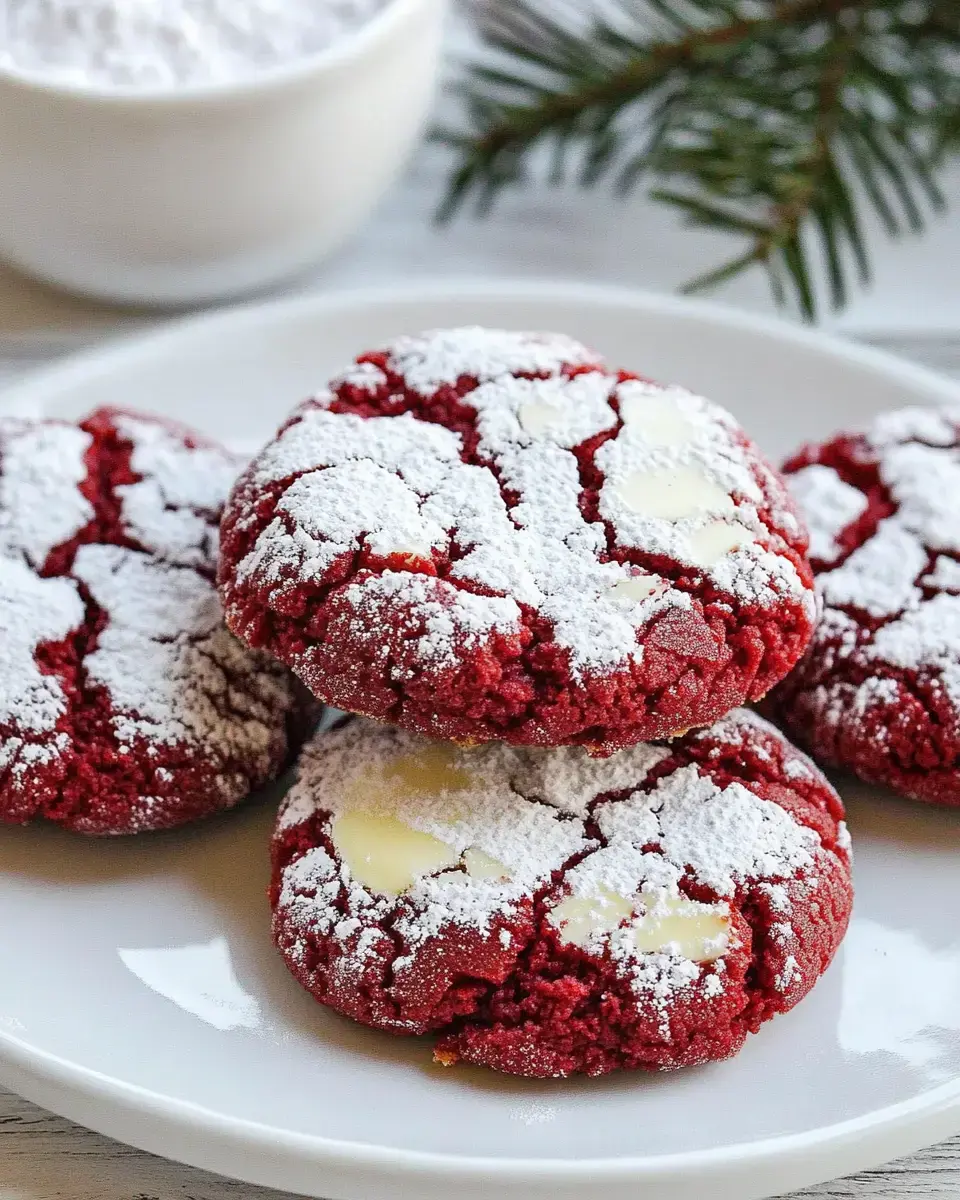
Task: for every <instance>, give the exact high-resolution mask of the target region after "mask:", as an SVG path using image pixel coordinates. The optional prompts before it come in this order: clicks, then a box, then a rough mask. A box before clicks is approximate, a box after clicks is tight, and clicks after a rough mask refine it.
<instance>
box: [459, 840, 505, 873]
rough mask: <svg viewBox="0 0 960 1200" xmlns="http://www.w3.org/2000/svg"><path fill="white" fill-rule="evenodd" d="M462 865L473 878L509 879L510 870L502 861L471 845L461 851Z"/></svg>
mask: <svg viewBox="0 0 960 1200" xmlns="http://www.w3.org/2000/svg"><path fill="white" fill-rule="evenodd" d="M463 865H464V867H465V869H466V872H467V874H468V875H469V876H471V878H473V879H509V878H510V870H509V868H507V867H505V866H504V865H503V863H502V862H498V861H497V859H495V858H491V857H490V855H489V854H485V853H484V852H483V851H482V850H478V849H477V848H476V847H475V846H471V847H470V849H469V850H464V852H463Z"/></svg>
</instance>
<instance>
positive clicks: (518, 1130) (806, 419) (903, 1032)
mask: <svg viewBox="0 0 960 1200" xmlns="http://www.w3.org/2000/svg"><path fill="white" fill-rule="evenodd" d="M465 322H480V323H484V324H492V325H507V326H515V327H520V328H524V327H530V328H555V329H559V330H563V331H566V332H569V333H572V334H575V335H577V336H579V337H581V338H583V339H585V340H586V341H588V342H590V343H593V344H594V345H596V346H597V347H598V348H600V349H601V350H604V351H606V352H608V353H609V354H610V355H611V356H612V359H613V360H614V361H615V362H617V363H619V364H622V365H624V366H627V367H632V368H635V369H638V370H640V371H642V372H645V373H648V374H651V375H654V376H658V377H660V378H664V379H671V380H676V381H679V382H682V383H685V384H687V385H689V386H691V387H693V388H696V389H698V390H702V391H705V392H706V393H707V394H708V395H711V396H713V397H715V398H716V399H718V400H720V401H722V402H723V403H725V404H727V405H729V406H730V407H731V408H732V409H733V410H734V411H735V412H736V413H737V415H738V416H739V417H740V418H741V420H742V421H743V423H744V424H745V425H746V426H747V428H748V429H750V430H751V431H753V432H754V433H755V434H756V436H757V437H758V439H759V441H760V442H761V443H762V444H763V445H765V446H766V448H767V449H768V450H769V451H770V452H771V453H772V454H774V455H779V454H781V453H782V452H784V451H786V450H787V449H788V448H790V447H791V446H793V445H795V444H796V443H797V442H799V441H802V440H803V439H805V438H815V437H819V436H820V435H824V434H827V433H829V432H830V431H831V430H833V429H834V428H836V427H837V426H850V425H857V424H859V423H862V422H863V421H865V420H866V419H867V418H869V417H870V415H871V414H872V413H874V412H875V411H877V410H878V409H882V408H886V407H890V406H894V405H901V404H907V403H913V402H919V403H929V402H932V401H942V400H946V399H958V398H960V389H958V388H956V387H954V386H952V385H951V384H949V383H948V382H946V381H944V380H940V379H938V378H936V377H935V376H932V375H929V374H926V373H925V372H923V371H921V370H919V369H916V368H913V367H910V366H909V365H906V364H903V363H900V362H897V361H895V360H893V359H890V358H886V357H883V356H881V355H878V354H874V353H871V352H867V351H865V350H860V349H856V348H853V347H850V346H844V345H840V344H838V343H835V342H831V341H829V340H827V339H825V338H822V337H819V336H817V335H814V334H809V333H804V332H800V331H796V330H794V329H792V328H788V327H785V326H780V325H777V324H774V323H770V322H766V321H760V320H757V319H755V318H752V317H747V316H739V315H737V314H734V313H730V312H725V311H721V310H717V309H713V308H709V307H705V306H699V305H696V306H695V305H688V304H683V303H679V302H674V301H670V300H664V299H660V298H653V297H649V296H643V295H637V294H634V293H627V292H618V291H610V290H597V289H585V288H574V287H563V286H559V287H531V286H528V285H523V286H520V287H509V286H507V287H505V286H503V285H497V286H496V287H480V286H476V287H474V286H471V287H467V286H463V287H460V288H444V289H435V290H430V291H423V290H418V291H416V292H393V293H383V292H379V293H368V294H363V295H359V294H355V295H341V296H330V297H323V298H310V299H306V300H301V301H297V302H294V303H287V304H281V305H278V306H271V307H260V308H252V309H246V310H241V311H238V312H234V313H227V314H226V315H221V316H214V317H209V318H205V319H203V320H200V321H194V322H191V323H189V324H185V325H182V326H179V327H176V328H174V329H172V330H171V331H169V332H164V333H161V334H160V335H158V336H154V337H151V338H148V339H145V340H141V341H136V342H131V343H129V344H126V345H121V346H120V347H118V348H112V349H107V350H104V351H101V352H98V353H95V354H92V355H87V356H85V357H83V358H80V359H77V360H75V361H74V362H73V363H71V364H69V365H67V366H64V367H61V368H58V369H56V370H53V371H49V372H47V373H45V374H43V375H38V376H36V377H35V378H33V379H32V380H31V381H29V382H27V383H26V384H23V385H21V386H19V387H18V388H16V389H14V390H13V391H11V392H8V393H7V395H6V397H5V399H6V405H7V407H8V408H9V407H12V408H15V409H16V410H19V411H25V412H29V411H34V412H44V413H51V414H57V415H62V416H75V415H77V414H80V413H82V412H84V411H85V410H87V409H89V408H91V407H93V406H94V405H97V404H119V405H126V406H136V407H140V408H144V409H152V410H154V411H157V412H161V413H165V414H167V415H170V416H174V417H180V418H183V419H184V420H188V421H191V422H194V423H195V424H198V425H200V426H203V427H204V428H206V429H208V430H209V431H210V432H211V433H213V434H217V435H219V436H220V437H222V438H225V439H229V440H231V441H233V442H236V443H239V444H245V445H253V444H254V443H256V442H257V441H262V440H263V439H265V438H266V437H267V436H268V435H269V434H270V433H271V432H272V430H273V429H274V427H275V426H276V425H277V424H278V422H279V421H280V419H281V418H282V417H283V416H284V414H285V413H286V412H287V410H288V409H289V408H290V407H291V406H292V405H293V403H294V402H295V401H297V400H298V399H299V398H300V397H302V396H303V395H305V394H307V393H308V392H310V391H311V390H313V389H314V388H315V387H316V386H317V385H318V384H319V383H320V382H322V381H323V380H324V378H325V377H326V376H327V375H328V373H329V372H331V371H332V370H333V369H335V368H337V367H339V366H341V365H342V364H344V363H345V362H346V360H348V359H349V358H350V356H352V355H353V354H354V353H355V352H357V351H359V350H362V349H364V348H366V347H369V346H372V345H376V344H377V343H378V342H380V341H381V340H382V339H384V338H386V337H389V336H391V335H394V334H397V333H400V332H413V331H415V330H417V329H418V328H422V327H428V326H436V325H448V324H455V323H465ZM844 791H845V794H846V797H847V800H848V802H849V805H850V810H851V812H850V816H851V825H852V828H853V833H854V836H855V840H856V849H857V864H856V876H857V877H856V883H857V904H856V912H855V916H854V920H853V925H852V928H851V931H850V935H849V938H848V939H847V942H846V945H845V947H844V948H843V950H842V952H841V953H840V955H839V957H838V960H837V962H836V963H835V965H834V966H833V967H832V968H831V970H830V971H829V973H828V974H827V976H826V977H825V978H824V980H823V981H822V983H821V984H820V986H819V987H818V988H817V989H816V991H815V992H814V993H813V995H812V996H811V997H810V998H809V999H808V1000H807V1001H805V1003H804V1004H802V1005H801V1006H800V1007H799V1009H797V1010H796V1011H795V1012H793V1013H791V1014H790V1015H789V1016H787V1017H783V1018H780V1019H779V1020H777V1021H775V1022H774V1023H773V1024H772V1025H771V1026H768V1027H767V1028H765V1029H764V1030H763V1031H762V1032H761V1033H760V1034H759V1035H758V1036H757V1037H755V1038H752V1039H751V1040H750V1041H749V1043H748V1045H747V1047H746V1049H745V1050H744V1052H743V1053H742V1054H741V1055H740V1057H739V1058H737V1059H735V1060H734V1061H733V1062H730V1063H726V1064H723V1065H719V1066H711V1067H708V1068H704V1069H701V1070H696V1071H688V1072H682V1073H679V1074H674V1075H667V1076H649V1077H648V1076H643V1075H622V1076H617V1077H613V1078H609V1079H602V1080H573V1081H568V1082H563V1083H540V1082H528V1081H519V1080H510V1079H505V1078H500V1077H496V1076H493V1075H491V1074H484V1073H482V1072H480V1071H475V1070H472V1069H457V1070H454V1071H444V1070H443V1069H442V1068H438V1067H434V1066H432V1065H431V1061H430V1050H429V1046H428V1044H427V1043H421V1042H417V1041H401V1040H398V1039H393V1038H390V1037H387V1036H385V1035H378V1034H374V1033H371V1032H369V1031H366V1030H362V1029H359V1028H357V1027H355V1026H353V1025H350V1024H349V1023H347V1022H346V1021H343V1020H341V1019H339V1018H337V1017H335V1016H333V1015H331V1014H329V1013H326V1012H324V1011H323V1010H321V1009H320V1008H319V1007H318V1006H317V1005H315V1004H314V1003H313V1002H312V1001H311V1000H310V999H309V997H307V996H306V995H305V994H304V993H302V992H301V991H300V989H299V988H298V986H297V985H296V984H295V983H294V981H293V980H292V979H291V978H290V977H289V976H288V975H287V973H286V970H285V968H284V967H283V966H282V964H281V963H280V961H279V959H278V958H277V957H276V956H275V954H274V952H273V950H272V947H271V944H270V939H269V934H268V916H269V914H268V910H267V904H266V900H265V895H264V889H265V886H266V881H267V864H266V842H267V836H268V831H269V828H270V823H271V813H272V808H273V805H274V801H275V797H264V798H262V799H261V800H260V801H259V802H255V803H253V804H251V805H250V806H248V807H247V808H245V809H243V810H242V811H240V812H238V813H235V814H233V815H231V816H228V817H226V818H223V819H221V820H218V821H215V822H213V823H211V824H209V825H207V826H203V827H199V828H196V829H192V830H189V831H187V832H184V833H179V834H174V835H162V836H155V837H152V838H145V839H141V840H131V841H127V842H122V843H109V844H108V843H91V842H85V841H81V840H79V839H76V838H73V837H70V836H66V835H63V834H60V833H58V832H57V831H55V830H50V829H30V830H0V914H2V917H0V1080H2V1082H3V1083H5V1084H6V1085H8V1086H9V1087H12V1088H14V1089H16V1090H17V1091H19V1092H21V1093H23V1094H24V1095H25V1096H27V1097H28V1098H30V1099H32V1100H34V1101H36V1102H38V1103H40V1104H43V1105H45V1106H46V1107H48V1108H50V1109H53V1110H55V1111H56V1112H59V1113H62V1114H64V1115H66V1116H68V1117H72V1118H73V1119H75V1120H77V1121H80V1122H82V1123H83V1124H86V1125H89V1126H92V1127H94V1128H95V1129H99V1130H101V1131H103V1132H105V1133H108V1134H111V1135H113V1136H114V1137H118V1138H120V1139H123V1140H125V1141H128V1142H131V1143H133V1144H135V1145H137V1146H141V1147H143V1148H145V1149H147V1150H152V1151H156V1152H157V1153H160V1154H164V1155H167V1156H169V1157H172V1158H177V1159H181V1160H183V1161H185V1162H189V1163H193V1164H195V1165H197V1166H203V1167H207V1168H209V1169H211V1170H214V1171H219V1172H222V1173H224V1174H227V1175H232V1176H236V1177H239V1178H242V1179H244V1180H247V1181H250V1182H257V1183H264V1184H270V1185H273V1186H275V1187H281V1188H287V1189H290V1190H293V1191H299V1192H304V1193H309V1194H310V1195H313V1196H318V1195H319V1196H336V1197H345V1198H349V1200H413V1198H418V1200H419V1198H421V1197H422V1198H434V1197H436V1198H438V1200H439V1198H440V1197H448V1196H452V1195H456V1196H457V1197H458V1198H464V1200H467V1198H471V1197H476V1198H480V1197H484V1198H487V1197H489V1196H491V1195H496V1196H498V1197H508V1198H509V1197H524V1198H525V1200H534V1198H539V1197H542V1198H544V1200H546V1198H548V1197H549V1198H550V1200H555V1198H556V1197H560V1196H565V1195H569V1196H573V1195H577V1196H580V1197H584V1198H586V1197H591V1200H593V1198H597V1200H607V1198H614V1197H624V1198H625V1197H627V1196H630V1197H635V1196H637V1195H638V1194H642V1195H643V1196H644V1198H645V1200H658V1198H661V1197H664V1198H666V1197H670V1198H671V1200H677V1198H689V1200H703V1198H704V1197H709V1198H710V1200H734V1198H735V1200H751V1198H753V1197H759V1196H768V1195H772V1194H774V1193H780V1192H785V1191H789V1190H791V1189H793V1188H797V1187H801V1186H804V1185H806V1184H809V1183H812V1182H814V1181H817V1180H820V1179H825V1178H828V1177H831V1176H835V1175H839V1174H843V1173H846V1172H849V1171H853V1170H856V1169H860V1168H862V1167H865V1166H868V1165H873V1164H875V1163H877V1162H880V1161H881V1160H884V1159H888V1158H891V1157H893V1156H895V1155H898V1154H901V1153H905V1152H907V1151H909V1150H913V1149H915V1148H917V1147H918V1146H920V1145H921V1144H923V1143H929V1142H933V1141H936V1140H938V1139H940V1138H942V1137H945V1136H947V1135H948V1134H951V1133H954V1132H956V1131H957V1130H958V1129H960V934H958V930H957V925H956V917H955V911H956V880H957V863H958V861H960V814H951V813H939V812H933V811H929V810H926V809H923V808H920V807H916V806H911V805H909V804H906V803H904V802H901V801H898V800H896V799H894V798H892V797H887V796H882V795H878V794H876V793H873V794H871V793H869V792H867V791H866V790H865V789H857V788H855V787H845V788H844ZM641 1185H642V1186H641Z"/></svg>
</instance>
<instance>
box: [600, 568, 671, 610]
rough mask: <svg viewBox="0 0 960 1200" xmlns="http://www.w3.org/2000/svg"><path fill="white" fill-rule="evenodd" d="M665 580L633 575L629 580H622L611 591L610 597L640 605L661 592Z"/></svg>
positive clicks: (651, 576) (653, 576)
mask: <svg viewBox="0 0 960 1200" xmlns="http://www.w3.org/2000/svg"><path fill="white" fill-rule="evenodd" d="M662 586H663V580H662V579H661V578H660V576H659V575H632V576H631V577H630V578H629V579H621V580H620V582H619V583H615V584H614V585H613V587H612V588H611V589H610V595H611V596H615V597H616V598H617V599H618V600H628V601H631V602H632V603H636V604H639V603H640V602H641V601H643V600H649V599H650V597H651V596H652V595H653V594H654V593H655V592H658V591H659V590H660V588H661V587H662Z"/></svg>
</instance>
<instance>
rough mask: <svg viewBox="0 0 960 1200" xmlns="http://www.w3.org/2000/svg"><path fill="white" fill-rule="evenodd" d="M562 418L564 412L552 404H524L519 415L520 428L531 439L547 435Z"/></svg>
mask: <svg viewBox="0 0 960 1200" xmlns="http://www.w3.org/2000/svg"><path fill="white" fill-rule="evenodd" d="M562 418H563V413H562V411H561V410H560V409H559V408H556V407H555V406H554V405H552V404H535V403H530V404H522V405H521V406H520V410H519V412H518V413H517V419H518V420H519V422H520V428H521V429H522V430H523V431H524V433H529V434H530V435H531V437H540V436H541V435H542V434H544V433H547V432H548V431H549V430H550V429H551V428H552V427H553V426H554V425H556V424H557V423H558V422H559V421H560V420H561V419H562Z"/></svg>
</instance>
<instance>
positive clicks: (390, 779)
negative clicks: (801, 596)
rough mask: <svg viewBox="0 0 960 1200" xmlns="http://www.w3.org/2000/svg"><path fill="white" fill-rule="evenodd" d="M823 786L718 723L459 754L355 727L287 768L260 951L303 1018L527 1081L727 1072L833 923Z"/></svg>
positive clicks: (839, 820) (837, 856)
mask: <svg viewBox="0 0 960 1200" xmlns="http://www.w3.org/2000/svg"><path fill="white" fill-rule="evenodd" d="M849 846H850V843H849V838H848V835H847V830H846V826H845V824H844V821H843V807H842V805H841V802H840V799H839V797H838V796H837V794H836V793H835V792H834V790H833V789H832V788H831V786H830V784H829V783H828V782H827V780H826V779H825V778H824V777H823V775H821V774H820V772H819V771H818V770H817V769H816V768H815V767H814V766H813V764H812V763H811V762H810V761H809V760H808V759H807V758H805V757H804V756H803V755H802V754H800V752H799V751H797V750H795V749H794V748H793V747H792V746H791V745H790V744H789V743H788V742H787V741H786V740H785V739H784V737H783V736H782V735H781V734H779V733H778V732H777V731H776V730H775V729H774V728H773V727H772V726H770V725H768V724H767V723H766V722H765V721H763V720H762V719H761V718H759V717H757V716H755V715H754V714H753V713H751V712H748V711H746V710H738V711H736V712H734V713H732V714H730V715H729V716H727V717H726V718H724V719H723V720H722V721H720V722H718V723H717V724H715V725H714V726H712V727H711V728H710V729H707V730H704V731H701V732H699V733H696V734H688V735H687V736H686V737H685V738H683V739H681V740H679V741H676V742H673V743H671V744H661V745H656V744H645V745H639V746H635V747H632V748H631V749H629V750H624V751H622V752H621V753H619V754H616V755H613V756H611V757H608V758H592V757H590V756H589V755H588V754H587V753H586V752H585V751H584V749H583V748H581V747H565V748H561V749H556V750H542V749H528V748H516V747H510V746H506V745H502V744H501V745H496V744H495V745H489V746H485V747H482V748H479V749H464V748H458V747H456V746H455V745H452V744H451V743H438V742H429V741H426V740H423V739H420V738H418V737H416V736H414V735H412V734H409V733H407V732H406V731H403V730H398V729H396V728H394V727H389V726H382V725H376V724H374V723H372V722H368V721H364V720H361V719H355V720H353V721H351V722H348V723H347V724H346V725H344V726H342V727H341V728H339V729H337V730H334V731H333V732H329V733H325V734H324V735H323V736H322V737H320V738H318V739H316V740H315V741H314V742H313V743H312V744H311V745H309V746H308V747H307V749H306V750H305V751H304V754H303V756H302V758H301V761H300V767H299V781H298V783H297V784H296V785H295V787H294V788H293V790H292V791H291V793H290V794H289V796H288V798H287V800H286V802H285V804H284V806H283V808H282V809H281V812H280V816H279V819H278V824H277V828H276V832H275V834H274V838H273V883H272V890H271V899H272V904H273V910H274V917H273V933H274V939H275V941H276V944H277V946H278V947H279V949H280V952H281V954H282V955H283V958H284V959H285V961H286V963H287V965H288V967H289V969H290V970H291V972H292V973H293V974H294V976H295V977H296V978H297V979H298V980H299V982H300V983H301V984H302V985H303V986H304V987H305V988H306V989H307V990H308V991H309V992H311V993H312V994H313V996H315V997H316V999H317V1000H319V1001H320V1002H321V1003H323V1004H326V1005H329V1006H330V1007H332V1008H334V1009H337V1010H338V1011H339V1012H341V1013H343V1014H345V1015H346V1016H348V1017H351V1018H352V1019H353V1020H355V1021H359V1022H361V1023H362V1024H364V1025H369V1026H372V1027H374V1028H376V1029H381V1030H386V1031H388V1032H392V1033H396V1034H423V1033H433V1034H434V1035H435V1036H436V1037H437V1039H438V1040H437V1043H436V1057H437V1059H438V1060H439V1061H440V1062H442V1063H445V1064H448V1065H449V1064H453V1063H455V1062H458V1061H464V1062H469V1063H474V1064H478V1065H481V1066H486V1067H491V1068H493V1069H495V1070H498V1071H505V1072H508V1073H511V1074H516V1075H529V1076H537V1077H543V1078H549V1077H561V1076H566V1075H571V1074H574V1073H586V1074H589V1075H602V1074H605V1073H606V1072H608V1071H613V1070H616V1069H619V1068H645V1069H672V1068H676V1067H685V1066H694V1065H696V1064H699V1063H704V1062H708V1061H711V1060H717V1059H725V1058H728V1057H730V1056H731V1055H733V1054H736V1053H737V1051H738V1050H739V1049H740V1048H741V1047H742V1045H743V1043H744V1041H745V1039H746V1037H747V1035H748V1034H749V1033H752V1032H756V1031H757V1030H758V1029H759V1027H760V1025H761V1024H762V1023H763V1022H764V1021H767V1020H769V1019H770V1018H772V1017H774V1016H775V1015H776V1014H778V1013H782V1012H786V1011H788V1010H789V1009H791V1008H793V1006H794V1005H795V1004H797V1003H798V1002H799V1001H800V1000H802V999H803V997H804V996H805V995H806V994H807V993H808V992H809V991H810V989H811V988H812V987H813V985H814V984H815V983H816V981H817V979H818V978H819V977H820V975H821V974H822V973H823V971H824V970H825V969H826V967H827V965H828V964H829V963H830V961H831V959H832V957H833V955H834V953H835V951H836V949H837V947H838V945H839V944H840V941H841V939H842V938H843V935H844V932H845V930H846V927H847V922H848V920H849V916H850V908H851V902H852V892H851V882H850V854H849Z"/></svg>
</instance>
